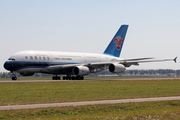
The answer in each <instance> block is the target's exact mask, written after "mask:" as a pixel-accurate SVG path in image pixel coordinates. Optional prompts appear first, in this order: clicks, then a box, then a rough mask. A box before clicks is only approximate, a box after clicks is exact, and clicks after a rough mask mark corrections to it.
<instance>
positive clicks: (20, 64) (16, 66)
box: [4, 61, 76, 71]
mask: <svg viewBox="0 0 180 120" xmlns="http://www.w3.org/2000/svg"><path fill="white" fill-rule="evenodd" d="M67 64H76V63H66V62H38V61H37V62H36V61H33V62H32V61H6V62H5V63H4V68H5V69H6V70H9V71H17V70H20V69H26V68H47V67H49V66H53V65H67Z"/></svg>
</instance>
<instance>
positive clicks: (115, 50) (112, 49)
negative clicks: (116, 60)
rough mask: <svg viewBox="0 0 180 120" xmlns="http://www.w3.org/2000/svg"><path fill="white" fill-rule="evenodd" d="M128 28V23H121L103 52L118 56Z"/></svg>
mask: <svg viewBox="0 0 180 120" xmlns="http://www.w3.org/2000/svg"><path fill="white" fill-rule="evenodd" d="M127 29H128V25H121V27H120V28H119V30H118V31H117V33H116V34H115V36H114V37H113V39H112V40H111V42H110V43H109V45H108V47H107V48H106V50H105V51H104V54H107V55H111V56H115V57H119V56H120V53H121V50H122V47H123V43H124V40H125V36H126V32H127Z"/></svg>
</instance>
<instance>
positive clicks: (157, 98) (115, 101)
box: [0, 96, 180, 110]
mask: <svg viewBox="0 0 180 120" xmlns="http://www.w3.org/2000/svg"><path fill="white" fill-rule="evenodd" d="M168 100H180V96H174V97H156V98H137V99H120V100H101V101H83V102H65V103H47V104H30V105H9V106H0V110H15V109H32V108H46V107H62V106H81V105H95V104H115V103H130V102H147V101H168Z"/></svg>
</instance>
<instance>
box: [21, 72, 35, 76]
mask: <svg viewBox="0 0 180 120" xmlns="http://www.w3.org/2000/svg"><path fill="white" fill-rule="evenodd" d="M20 74H21V75H22V76H31V75H34V73H31V72H30V73H29V72H25V73H20Z"/></svg>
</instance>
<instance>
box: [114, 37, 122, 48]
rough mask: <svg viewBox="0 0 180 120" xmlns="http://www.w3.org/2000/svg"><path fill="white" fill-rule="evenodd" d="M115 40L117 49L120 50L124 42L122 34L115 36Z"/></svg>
mask: <svg viewBox="0 0 180 120" xmlns="http://www.w3.org/2000/svg"><path fill="white" fill-rule="evenodd" d="M114 42H115V43H116V48H117V50H120V49H121V44H122V43H123V39H122V38H121V36H117V37H116V38H114Z"/></svg>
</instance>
